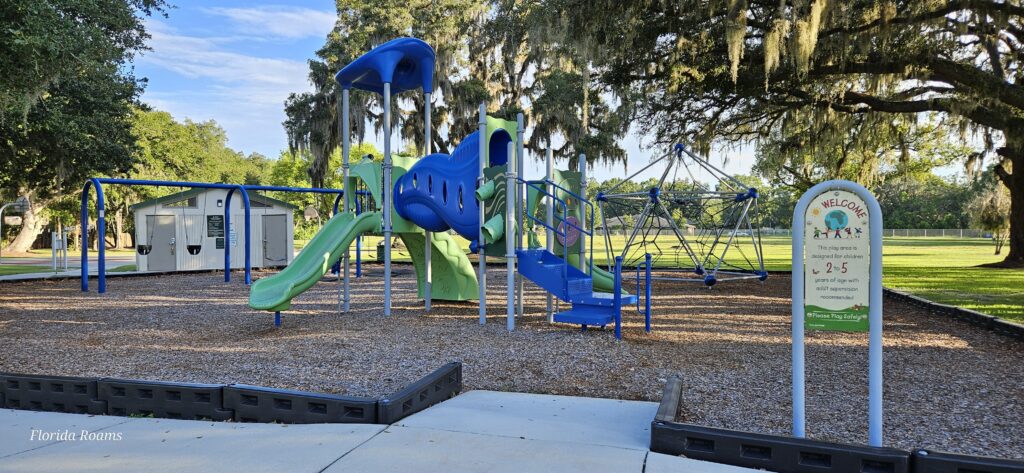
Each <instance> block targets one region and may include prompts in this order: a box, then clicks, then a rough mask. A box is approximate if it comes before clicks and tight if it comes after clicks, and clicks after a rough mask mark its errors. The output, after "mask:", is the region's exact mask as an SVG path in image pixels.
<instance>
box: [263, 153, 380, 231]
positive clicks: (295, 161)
mask: <svg viewBox="0 0 1024 473" xmlns="http://www.w3.org/2000/svg"><path fill="white" fill-rule="evenodd" d="M366 156H371V158H372V159H373V160H374V161H380V160H381V159H382V157H381V154H380V151H378V150H377V149H376V148H375V147H374V146H373V144H371V143H361V144H359V145H356V146H353V147H352V150H351V159H352V164H353V165H354V164H356V163H358V162H360V161H362V160H363V158H364V157H366ZM314 159H315V158H314V157H313V155H312V153H310V152H308V151H300V152H290V151H285V152H282V153H281V156H280V157H279V158H278V159H277V160H276V161H273V163H272V164H270V165H269V166H268V167H269V171H268V173H267V176H266V179H267V183H268V184H269V185H272V186H286V187H309V185H310V184H309V183H310V175H309V170H310V168H311V167H312V165H313V161H314ZM327 166H328V168H329V169H331V170H333V171H334V172H331V173H328V174H327V175H326V176H325V178H324V184H323V187H325V188H330V189H341V188H342V187H343V186H342V173H341V152H340V151H339V150H335V151H334V152H333V153H331V154H330V155H329V159H328V161H327ZM274 197H275V198H278V199H280V200H283V201H285V202H288V203H290V204H292V205H294V206H295V207H296V209H295V222H296V224H295V235H296V236H295V237H296V238H299V239H303V238H309V237H311V236H312V235H313V234H314V233H316V231H317V230H319V228H318V224H319V223H321V222H317V221H315V220H314V221H307V220H306V219H305V218H304V217H303V211H304V210H305V209H306V208H307V207H310V206H312V207H313V208H315V209H316V210H317V213H318V214H319V215H320V218H321V220H324V219H326V218H329V217H330V215H331V213H332V211H333V205H334V196H330V195H323V194H307V193H295V192H281V193H278V194H277V195H275V196H274Z"/></svg>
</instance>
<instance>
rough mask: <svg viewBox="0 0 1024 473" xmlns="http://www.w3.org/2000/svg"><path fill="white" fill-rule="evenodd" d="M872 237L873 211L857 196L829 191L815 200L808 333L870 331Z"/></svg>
mask: <svg viewBox="0 0 1024 473" xmlns="http://www.w3.org/2000/svg"><path fill="white" fill-rule="evenodd" d="M869 234H870V233H869V227H868V207H867V205H866V204H865V202H864V200H863V199H861V198H860V197H859V196H857V195H856V194H854V193H852V192H849V191H845V190H829V191H826V192H823V193H821V194H818V195H817V196H815V197H814V198H813V199H811V202H810V204H809V205H808V206H807V212H806V213H805V216H804V256H805V260H804V286H805V291H806V292H805V296H804V310H805V314H806V317H805V319H804V325H805V328H807V329H808V330H831V331H842V332H866V331H867V330H868V309H869V299H870V296H869V290H868V282H869V280H870V268H871V264H870V262H871V258H870V256H871V246H870V239H869V237H868V235H869Z"/></svg>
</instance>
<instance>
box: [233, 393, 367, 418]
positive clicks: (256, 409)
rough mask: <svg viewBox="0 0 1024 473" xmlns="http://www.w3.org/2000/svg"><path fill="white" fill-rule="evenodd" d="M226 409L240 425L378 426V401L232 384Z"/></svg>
mask: <svg viewBox="0 0 1024 473" xmlns="http://www.w3.org/2000/svg"><path fill="white" fill-rule="evenodd" d="M224 408H225V409H230V410H232V411H234V413H235V417H234V420H235V421H236V422H282V423H286V424H342V423H357V424H376V423H378V422H377V400H376V399H371V398H366V397H353V396H339V395H335V394H320V393H308V392H303V391H293V390H290V389H275V388H265V387H260V386H247V385H244V384H232V385H230V386H225V387H224Z"/></svg>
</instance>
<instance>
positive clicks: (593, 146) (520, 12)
mask: <svg viewBox="0 0 1024 473" xmlns="http://www.w3.org/2000/svg"><path fill="white" fill-rule="evenodd" d="M337 9H338V12H339V19H338V23H337V26H336V28H335V31H333V32H332V33H331V34H330V35H329V37H328V39H327V43H326V44H325V45H324V47H323V48H322V49H321V50H320V51H319V52H318V53H317V54H318V56H319V60H317V61H312V62H311V63H310V75H309V77H310V81H311V82H312V83H313V85H314V87H315V89H316V90H315V91H314V92H313V93H306V94H293V95H292V96H290V97H289V99H288V101H287V102H286V104H285V111H286V113H287V116H288V119H287V120H286V121H285V129H286V131H287V132H288V134H289V141H290V143H291V147H292V149H293V150H304V149H308V150H309V151H310V152H311V153H312V154H313V156H314V158H315V159H314V160H313V163H312V164H313V167H312V172H311V173H310V174H311V176H312V177H313V182H314V183H315V184H317V183H320V182H321V180H322V179H323V178H324V176H325V175H326V173H327V166H326V163H327V156H329V155H330V152H331V150H333V149H334V148H336V147H337V146H338V139H339V137H338V130H339V129H338V117H337V101H338V97H339V95H340V92H339V91H338V87H337V86H336V84H335V82H334V80H333V75H334V73H335V72H336V71H337V70H339V69H340V68H341V67H343V66H344V65H345V64H348V63H349V62H350V61H352V60H353V59H355V58H357V57H358V56H360V55H361V54H363V53H365V52H366V51H369V50H370V49H372V48H373V47H375V46H378V45H380V44H382V43H383V42H385V41H388V40H390V39H393V38H396V37H400V36H415V37H418V38H422V39H423V40H425V41H427V42H428V43H429V44H431V45H432V46H433V47H434V49H435V51H436V53H437V64H436V66H435V75H434V93H433V96H432V97H431V101H432V103H433V106H432V108H433V113H432V116H431V119H432V120H431V122H432V129H433V130H434V133H433V134H432V140H431V141H432V149H433V150H434V151H439V152H444V153H448V152H450V151H451V149H452V148H454V146H455V145H457V144H458V143H459V141H460V140H462V139H463V138H464V137H465V136H466V135H468V134H470V133H472V132H473V131H475V130H476V126H477V125H476V123H477V110H478V106H479V104H480V103H481V102H486V103H487V104H488V113H491V114H494V115H497V116H501V117H505V118H513V117H514V116H515V114H516V113H517V112H519V111H523V112H525V115H526V119H527V122H528V123H531V124H535V125H536V128H535V132H534V134H533V136H532V138H531V139H530V140H529V143H527V144H526V145H527V147H528V148H529V149H530V150H531V151H533V152H535V153H538V154H539V153H540V152H542V150H543V149H545V148H547V147H551V146H553V145H557V144H560V145H559V146H557V148H556V149H555V150H554V152H555V154H556V156H557V157H561V158H569V159H570V166H571V167H572V166H575V159H576V158H577V157H578V155H579V153H585V154H586V155H587V158H588V160H594V161H622V160H624V159H625V152H624V151H623V150H622V149H621V147H619V145H618V143H617V140H618V139H619V138H621V137H622V136H623V135H624V133H625V132H626V130H627V129H628V126H629V122H628V120H626V118H625V115H624V113H625V111H626V109H625V108H623V107H620V106H618V104H616V103H613V101H611V100H609V98H610V97H609V96H608V94H607V89H606V88H603V87H602V86H601V85H600V84H599V83H598V82H597V81H596V77H593V78H592V77H591V74H590V69H591V68H590V66H589V61H587V60H586V59H585V57H586V56H585V55H583V54H581V51H580V50H579V49H578V48H575V47H574V46H571V45H569V44H568V43H567V42H565V41H564V39H563V38H562V37H561V33H560V32H558V30H554V29H551V28H548V27H547V24H546V22H545V21H544V19H545V18H546V16H547V15H549V14H550V12H549V11H548V10H547V4H546V3H545V2H542V1H537V0H533V1H525V2H523V1H510V0H493V1H490V2H485V1H480V0H445V1H426V0H416V1H414V2H412V3H409V2H397V1H394V0H388V1H383V2H367V1H359V0H338V1H337ZM393 103H394V111H393V113H392V116H393V117H394V118H393V123H392V125H393V126H394V127H395V128H394V130H395V132H398V131H399V130H400V131H401V134H402V136H403V138H404V139H405V140H407V141H409V142H411V143H412V144H413V145H414V146H415V148H416V149H417V150H418V153H417V154H420V153H422V152H423V150H424V149H425V144H424V142H423V141H424V130H423V115H422V113H423V97H422V95H421V94H406V95H403V96H400V97H398V98H396V100H394V101H393ZM351 110H352V118H351V120H352V122H351V123H352V127H353V130H352V136H354V137H355V139H356V140H357V141H358V140H362V139H363V138H364V137H365V136H366V133H367V131H368V130H366V129H365V123H366V122H367V121H368V122H369V123H371V124H372V126H373V128H374V130H375V131H378V132H379V131H380V129H381V127H382V115H383V114H382V112H381V103H380V100H379V97H378V96H376V95H374V94H367V93H362V92H359V91H354V92H353V93H352V97H351ZM442 131H446V133H444V134H442Z"/></svg>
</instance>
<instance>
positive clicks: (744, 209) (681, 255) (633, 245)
mask: <svg viewBox="0 0 1024 473" xmlns="http://www.w3.org/2000/svg"><path fill="white" fill-rule="evenodd" d="M684 164H685V163H684ZM671 165H672V163H670V164H669V166H671ZM682 168H683V169H686V170H687V174H688V176H686V177H689V179H673V180H671V181H669V180H668V179H667V177H668V174H669V173H668V172H667V171H666V173H665V174H664V175H663V178H662V180H661V181H660V184H659V185H657V186H653V187H650V188H648V189H645V190H643V191H638V192H628V193H614V192H612V193H609V194H605V195H602V196H601V197H600V199H599V203H600V213H601V217H600V220H599V222H600V224H601V227H602V228H603V232H604V240H605V248H606V259H607V260H609V261H611V260H612V259H613V258H614V257H615V256H622V261H623V263H622V266H623V268H624V269H626V268H638V267H643V265H644V264H645V258H646V255H648V254H650V255H651V266H652V268H655V269H657V270H658V273H659V274H661V276H657V277H656V278H660V279H673V280H686V281H703V282H704V283H705V284H708V285H712V284H715V283H716V282H718V281H725V280H730V279H747V278H759V279H763V277H764V275H765V274H766V273H765V272H764V264H763V258H762V254H763V253H762V245H761V235H760V221H759V216H758V210H759V209H758V204H757V192H756V190H754V189H749V188H745V187H744V186H742V185H741V184H740V183H739V182H738V181H736V180H735V179H733V178H731V177H729V176H727V175H724V173H722V175H721V176H716V175H715V174H712V179H708V178H707V177H706V176H704V179H703V180H700V179H697V178H696V176H695V175H694V174H693V173H692V172H689V171H690V170H689V169H687V168H686V167H685V166H682ZM712 169H713V170H715V171H717V169H715V168H712ZM709 181H710V182H709ZM624 273H625V271H624Z"/></svg>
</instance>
